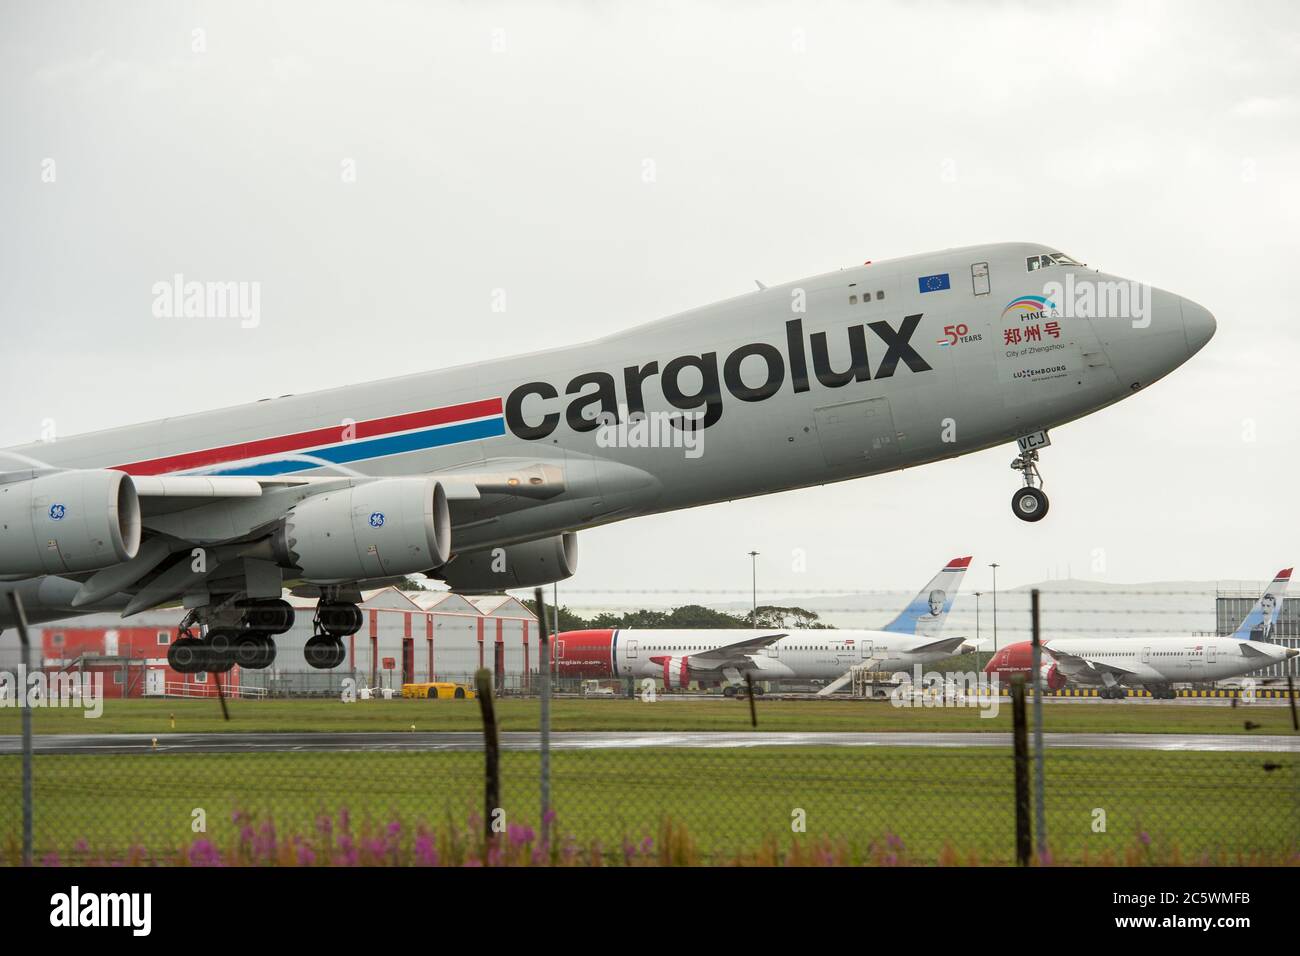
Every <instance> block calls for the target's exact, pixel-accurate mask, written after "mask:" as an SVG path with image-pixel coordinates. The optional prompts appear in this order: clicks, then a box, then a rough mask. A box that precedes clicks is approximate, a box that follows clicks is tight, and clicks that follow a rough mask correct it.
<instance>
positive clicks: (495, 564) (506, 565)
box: [436, 532, 578, 594]
mask: <svg viewBox="0 0 1300 956" xmlns="http://www.w3.org/2000/svg"><path fill="white" fill-rule="evenodd" d="M577 570H578V536H577V535H576V534H573V533H572V532H565V533H564V534H557V535H554V536H552V537H550V538H540V539H538V540H537V541H528V542H525V543H524V544H512V545H507V546H506V547H503V548H485V549H484V550H482V551H467V552H465V553H464V554H458V555H456V557H455V558H454V559H453V560H452V561H451V562H450V563H449V564H448V565H447V566H446V567H445V568H440V569H439V570H438V571H437V572H436V573H437V574H438V576H439V577H441V578H442V579H443V580H444V581H446V582H447V584H448V585H449V586H450V587H451V589H452V590H453V591H455V592H456V593H458V594H496V593H500V592H501V591H504V590H506V589H507V588H529V587H538V586H540V585H543V584H551V583H552V582H554V581H563V580H564V579H565V578H571V577H573V574H574V572H575V571H577Z"/></svg>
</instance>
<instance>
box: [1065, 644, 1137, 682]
mask: <svg viewBox="0 0 1300 956" xmlns="http://www.w3.org/2000/svg"><path fill="white" fill-rule="evenodd" d="M1043 651H1044V652H1045V653H1046V654H1047V656H1048V657H1049V658H1050V659H1051V660H1053V661H1055V662H1056V666H1057V669H1058V670H1059V671H1060V673H1061V674H1063V675H1065V677H1066V679H1068V680H1075V681H1084V680H1087V681H1089V682H1090V683H1098V682H1100V681H1103V680H1104V678H1103V677H1102V675H1103V674H1110V675H1112V676H1114V677H1115V678H1116V679H1122V678H1126V677H1132V676H1133V671H1132V670H1129V669H1128V668H1125V667H1119V666H1117V665H1115V664H1108V663H1105V662H1103V661H1090V660H1088V659H1087V658H1086V657H1079V656H1077V655H1075V654H1070V653H1067V652H1066V651H1063V650H1061V649H1060V648H1059V647H1053V646H1052V644H1051V643H1050V642H1049V643H1046V644H1044V645H1043Z"/></svg>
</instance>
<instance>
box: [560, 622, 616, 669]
mask: <svg viewBox="0 0 1300 956" xmlns="http://www.w3.org/2000/svg"><path fill="white" fill-rule="evenodd" d="M613 647H614V632H613V631H612V630H595V631H565V632H564V633H562V634H558V635H556V637H555V672H556V674H557V675H558V676H560V677H587V678H592V677H613V676H614V655H613Z"/></svg>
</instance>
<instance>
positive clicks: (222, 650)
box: [203, 627, 241, 674]
mask: <svg viewBox="0 0 1300 956" xmlns="http://www.w3.org/2000/svg"><path fill="white" fill-rule="evenodd" d="M240 636H241V634H240V632H239V631H236V630H234V629H229V628H224V627H219V628H216V629H215V630H211V631H208V637H207V640H205V641H204V642H203V643H204V644H206V645H207V651H208V662H207V663H208V670H210V671H216V672H217V673H218V674H225V673H227V672H228V671H229V670H230V669H231V668H232V667H234V666H235V644H236V643H237V642H238V641H239V639H240Z"/></svg>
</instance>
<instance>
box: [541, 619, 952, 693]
mask: <svg viewBox="0 0 1300 956" xmlns="http://www.w3.org/2000/svg"><path fill="white" fill-rule="evenodd" d="M772 634H783V635H785V636H784V637H781V638H780V639H778V640H776V641H774V642H773V643H771V644H769V645H767V646H766V647H764V648H762V649H761V650H758V651H756V652H754V653H752V654H751V655H749V660H750V663H749V664H746V665H740V666H735V665H733V666H731V667H730V668H727V667H721V666H719V665H718V664H717V663H714V662H710V660H709V658H708V656H707V655H708V652H710V651H717V650H719V649H720V648H726V647H729V646H732V645H734V644H736V643H737V642H739V641H743V640H745V639H747V638H753V637H761V636H764V635H772ZM934 642H935V638H934V637H919V638H918V637H908V636H906V635H902V634H895V633H892V632H890V631H871V630H840V629H826V628H822V629H807V630H804V629H796V630H779V631H777V630H771V629H758V630H752V631H750V630H725V629H720V630H702V629H690V630H674V629H657V628H653V629H652V628H621V629H608V628H606V629H595V630H588V631H567V632H565V633H563V634H560V635H559V636H558V637H557V638H556V643H555V661H556V673H557V674H558V675H559V676H561V677H573V678H579V677H581V678H629V677H630V678H647V677H650V678H658V679H662V680H664V682H665V683H666V684H667V685H668V686H670V687H677V686H683V685H685V684H687V683H690V682H691V681H710V680H722V679H724V678H734V677H736V676H743V675H744V674H745V673H749V674H750V675H751V676H753V677H754V678H755V679H756V680H831V679H834V678H837V677H840V676H842V675H843V674H844V673H845V671H847V670H849V669H850V668H851V667H855V666H857V665H859V664H862V663H866V662H870V663H871V665H872V670H877V671H890V672H892V671H898V670H909V669H910V668H912V667H913V665H915V664H928V663H930V662H932V661H936V660H942V659H943V658H945V657H951V656H952V655H953V654H954V653H956V650H955V649H953V648H952V647H947V646H945V648H944V649H942V650H938V651H933V652H929V653H926V652H913V650H912V649H913V648H915V647H917V646H919V645H923V644H933V643H934ZM954 643H960V640H959V639H958V640H956V641H955V642H954ZM727 670H730V671H732V672H734V673H731V674H728V673H724V671H727Z"/></svg>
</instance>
